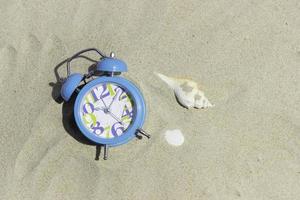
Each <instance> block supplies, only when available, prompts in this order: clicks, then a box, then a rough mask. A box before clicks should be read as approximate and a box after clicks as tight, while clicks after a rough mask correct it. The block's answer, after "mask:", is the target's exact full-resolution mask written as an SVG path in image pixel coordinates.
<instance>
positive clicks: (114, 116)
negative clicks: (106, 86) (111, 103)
mask: <svg viewBox="0 0 300 200" xmlns="http://www.w3.org/2000/svg"><path fill="white" fill-rule="evenodd" d="M108 114H109V115H110V116H112V117H113V118H114V119H115V120H117V121H118V122H119V123H120V124H122V125H123V126H124V123H123V122H122V120H121V119H119V118H118V117H117V116H116V115H114V114H113V113H112V112H108Z"/></svg>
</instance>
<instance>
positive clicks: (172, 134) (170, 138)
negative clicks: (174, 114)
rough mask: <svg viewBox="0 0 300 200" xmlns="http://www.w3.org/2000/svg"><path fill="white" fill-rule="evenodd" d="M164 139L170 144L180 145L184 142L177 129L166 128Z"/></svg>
mask: <svg viewBox="0 0 300 200" xmlns="http://www.w3.org/2000/svg"><path fill="white" fill-rule="evenodd" d="M165 139H166V141H167V142H168V144H170V145H172V146H180V145H182V144H183V143H184V136H183V134H182V132H181V131H180V130H179V129H174V130H167V131H166V132H165Z"/></svg>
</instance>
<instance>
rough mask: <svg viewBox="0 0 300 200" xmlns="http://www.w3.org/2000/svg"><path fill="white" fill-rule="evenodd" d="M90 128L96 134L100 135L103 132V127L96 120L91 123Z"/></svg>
mask: <svg viewBox="0 0 300 200" xmlns="http://www.w3.org/2000/svg"><path fill="white" fill-rule="evenodd" d="M91 129H92V130H93V133H94V134H96V135H101V134H102V133H103V132H104V128H103V127H102V126H100V122H96V124H95V125H94V124H91Z"/></svg>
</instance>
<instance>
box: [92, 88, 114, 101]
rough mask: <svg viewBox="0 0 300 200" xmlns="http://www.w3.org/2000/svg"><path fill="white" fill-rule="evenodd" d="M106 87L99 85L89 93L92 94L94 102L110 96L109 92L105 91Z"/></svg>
mask: <svg viewBox="0 0 300 200" xmlns="http://www.w3.org/2000/svg"><path fill="white" fill-rule="evenodd" d="M107 85H109V84H107ZM107 85H106V84H102V85H100V86H98V87H95V88H94V89H93V90H92V92H91V93H92V95H93V97H94V99H95V101H98V100H100V99H103V98H105V97H107V96H109V95H110V92H109V90H108V89H107Z"/></svg>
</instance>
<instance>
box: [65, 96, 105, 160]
mask: <svg viewBox="0 0 300 200" xmlns="http://www.w3.org/2000/svg"><path fill="white" fill-rule="evenodd" d="M75 100H76V94H74V95H73V96H72V97H71V99H70V100H69V101H68V102H64V103H63V105H62V116H63V117H62V123H63V126H64V128H65V130H66V131H67V133H68V134H69V135H70V136H71V137H73V138H74V139H75V140H77V141H78V142H80V143H82V144H85V145H93V146H95V147H96V155H95V160H99V157H100V154H101V149H102V145H98V144H96V143H93V142H92V141H90V140H88V139H87V138H86V137H85V136H84V135H83V134H82V133H81V132H80V130H79V128H78V127H77V125H76V122H75V118H74V114H73V108H74V103H75Z"/></svg>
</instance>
